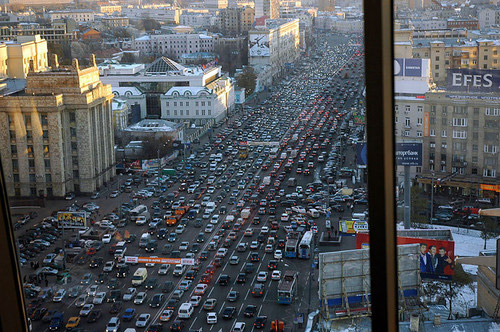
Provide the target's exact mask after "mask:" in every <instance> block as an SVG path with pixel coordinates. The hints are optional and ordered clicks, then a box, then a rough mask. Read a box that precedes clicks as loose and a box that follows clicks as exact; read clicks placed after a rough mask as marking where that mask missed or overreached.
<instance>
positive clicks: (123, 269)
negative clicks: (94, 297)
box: [116, 264, 129, 278]
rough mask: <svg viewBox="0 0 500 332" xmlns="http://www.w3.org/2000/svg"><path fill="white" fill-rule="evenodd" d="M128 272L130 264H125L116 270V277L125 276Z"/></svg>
mask: <svg viewBox="0 0 500 332" xmlns="http://www.w3.org/2000/svg"><path fill="white" fill-rule="evenodd" d="M128 273H129V265H128V264H123V265H121V266H120V267H119V268H118V271H116V277H117V278H125V277H126V276H128Z"/></svg>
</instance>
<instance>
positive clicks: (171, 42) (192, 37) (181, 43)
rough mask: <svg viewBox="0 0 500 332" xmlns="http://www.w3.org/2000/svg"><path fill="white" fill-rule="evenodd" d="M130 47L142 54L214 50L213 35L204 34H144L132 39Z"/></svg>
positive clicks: (178, 53) (174, 54) (179, 53)
mask: <svg viewBox="0 0 500 332" xmlns="http://www.w3.org/2000/svg"><path fill="white" fill-rule="evenodd" d="M132 49H133V50H138V51H140V52H142V53H144V54H167V55H169V56H172V57H180V56H181V55H182V54H192V53H198V52H213V51H214V36H209V35H205V34H190V33H182V34H169V35H145V36H142V37H139V38H136V39H134V40H133V41H132Z"/></svg>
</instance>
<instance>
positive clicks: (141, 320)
mask: <svg viewBox="0 0 500 332" xmlns="http://www.w3.org/2000/svg"><path fill="white" fill-rule="evenodd" d="M150 318H151V314H146V313H145V314H140V316H139V317H138V318H137V320H136V321H135V326H136V327H146V325H148V323H149V320H150Z"/></svg>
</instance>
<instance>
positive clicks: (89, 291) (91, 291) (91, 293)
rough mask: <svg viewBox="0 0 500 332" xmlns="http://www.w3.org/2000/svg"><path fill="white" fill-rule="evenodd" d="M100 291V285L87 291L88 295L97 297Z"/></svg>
mask: <svg viewBox="0 0 500 332" xmlns="http://www.w3.org/2000/svg"><path fill="white" fill-rule="evenodd" d="M98 290H99V285H92V286H90V288H89V289H88V290H87V294H88V295H89V296H95V295H96V294H97V291H98Z"/></svg>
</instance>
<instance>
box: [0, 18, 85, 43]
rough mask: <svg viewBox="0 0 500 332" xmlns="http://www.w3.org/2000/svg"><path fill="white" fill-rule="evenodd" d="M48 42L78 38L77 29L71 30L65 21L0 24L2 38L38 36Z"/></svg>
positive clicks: (0, 36)
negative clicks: (43, 23)
mask: <svg viewBox="0 0 500 332" xmlns="http://www.w3.org/2000/svg"><path fill="white" fill-rule="evenodd" d="M36 35H40V37H41V38H43V39H45V40H47V41H48V42H64V41H72V40H77V39H78V33H77V31H70V29H68V28H67V24H66V23H65V22H53V23H51V24H47V25H41V24H39V23H19V25H15V26H10V25H8V26H7V25H6V26H0V39H2V40H14V39H16V38H17V36H36Z"/></svg>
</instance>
